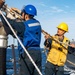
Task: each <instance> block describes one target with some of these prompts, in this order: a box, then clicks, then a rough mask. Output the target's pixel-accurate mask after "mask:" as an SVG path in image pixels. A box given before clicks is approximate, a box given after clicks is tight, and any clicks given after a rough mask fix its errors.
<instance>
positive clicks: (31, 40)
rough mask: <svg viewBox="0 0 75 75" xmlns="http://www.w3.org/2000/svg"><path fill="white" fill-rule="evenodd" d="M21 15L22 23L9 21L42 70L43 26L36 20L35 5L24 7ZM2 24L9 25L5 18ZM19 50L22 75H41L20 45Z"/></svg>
mask: <svg viewBox="0 0 75 75" xmlns="http://www.w3.org/2000/svg"><path fill="white" fill-rule="evenodd" d="M21 15H22V18H23V21H21V22H16V21H15V20H11V19H9V18H7V20H8V21H9V23H10V24H11V25H12V27H13V28H14V29H15V30H16V31H17V35H18V37H19V38H20V40H21V42H22V43H23V45H24V46H25V48H26V49H27V51H28V52H29V54H30V56H31V57H32V59H33V60H34V62H35V63H36V65H37V66H38V68H39V69H40V70H41V48H40V42H41V25H40V22H39V21H38V20H36V19H34V16H36V15H37V10H36V8H35V6H33V5H26V6H24V7H23V9H22V12H21ZM2 22H3V23H4V24H5V25H6V24H7V23H6V22H5V21H4V19H3V18H2ZM18 49H19V52H20V75H39V73H38V72H37V71H36V69H35V67H34V65H33V64H32V62H31V61H30V59H29V58H28V56H27V55H26V53H25V52H24V50H23V49H22V47H21V46H20V44H18Z"/></svg>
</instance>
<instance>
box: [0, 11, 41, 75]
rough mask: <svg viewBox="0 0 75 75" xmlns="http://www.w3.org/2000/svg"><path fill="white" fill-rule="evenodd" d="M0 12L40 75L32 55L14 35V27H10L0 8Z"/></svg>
mask: <svg viewBox="0 0 75 75" xmlns="http://www.w3.org/2000/svg"><path fill="white" fill-rule="evenodd" d="M0 13H1V15H2V17H3V18H4V20H5V21H6V23H7V24H8V26H9V28H10V29H11V31H12V32H13V34H14V35H15V37H16V39H17V40H18V42H19V43H20V45H21V46H22V48H23V49H24V51H25V52H26V54H27V56H28V57H29V59H30V60H31V62H32V64H33V65H34V67H35V68H36V70H37V71H38V73H39V74H40V75H42V73H41V71H40V70H39V68H38V67H37V65H36V64H35V62H34V61H33V59H32V57H31V56H30V54H29V53H28V51H27V50H26V48H25V47H24V45H23V44H22V42H21V41H20V39H19V38H18V36H17V35H16V33H15V31H14V29H13V28H12V26H11V25H10V23H9V22H8V20H7V19H6V17H5V16H4V15H3V13H2V11H1V10H0Z"/></svg>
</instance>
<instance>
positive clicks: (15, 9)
mask: <svg viewBox="0 0 75 75" xmlns="http://www.w3.org/2000/svg"><path fill="white" fill-rule="evenodd" d="M11 11H12V12H13V11H16V12H17V13H19V14H20V13H21V11H20V10H19V9H17V8H14V7H12V8H11Z"/></svg>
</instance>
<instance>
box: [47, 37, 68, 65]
mask: <svg viewBox="0 0 75 75" xmlns="http://www.w3.org/2000/svg"><path fill="white" fill-rule="evenodd" d="M53 37H54V38H55V39H58V37H57V36H53ZM63 43H65V44H68V43H69V40H68V38H66V37H64V39H63ZM63 46H65V47H66V48H68V46H67V45H64V44H63ZM67 53H68V50H66V49H65V48H63V47H62V46H61V45H60V44H58V43H56V42H55V41H53V40H52V45H51V49H50V51H49V53H48V56H47V61H49V62H50V63H52V64H54V65H58V66H64V63H65V62H66V58H67Z"/></svg>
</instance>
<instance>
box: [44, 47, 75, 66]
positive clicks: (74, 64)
mask: <svg viewBox="0 0 75 75" xmlns="http://www.w3.org/2000/svg"><path fill="white" fill-rule="evenodd" d="M44 49H45V50H44V51H43V52H44V53H45V55H46V58H47V52H46V50H47V48H46V47H45V48H44ZM67 62H68V63H69V64H71V65H73V66H75V63H73V62H71V61H70V60H67Z"/></svg>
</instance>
